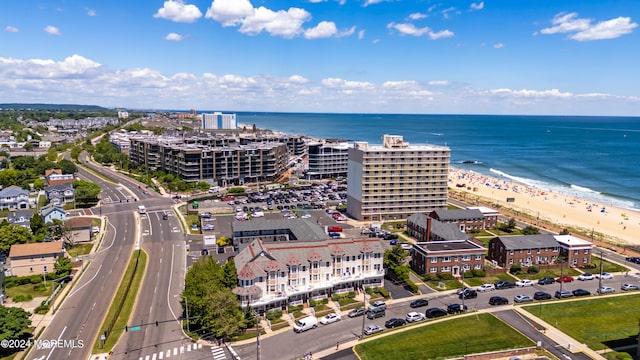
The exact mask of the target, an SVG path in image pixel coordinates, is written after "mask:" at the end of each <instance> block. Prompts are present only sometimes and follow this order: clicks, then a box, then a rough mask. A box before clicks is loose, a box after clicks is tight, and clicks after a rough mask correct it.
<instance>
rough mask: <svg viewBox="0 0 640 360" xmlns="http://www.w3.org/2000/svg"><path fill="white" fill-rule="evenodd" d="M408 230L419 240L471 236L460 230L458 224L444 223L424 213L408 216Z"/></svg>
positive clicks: (440, 239) (452, 238)
mask: <svg viewBox="0 0 640 360" xmlns="http://www.w3.org/2000/svg"><path fill="white" fill-rule="evenodd" d="M407 232H408V233H409V235H411V236H412V237H414V238H416V239H418V241H419V242H428V241H442V240H466V239H468V238H469V235H467V234H465V233H463V232H462V231H460V229H459V228H458V225H457V224H452V223H444V222H441V221H439V220H436V219H433V218H431V217H429V216H427V215H426V214H423V213H416V214H412V215H410V216H409V217H408V218H407Z"/></svg>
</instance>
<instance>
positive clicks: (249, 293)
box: [233, 239, 385, 310]
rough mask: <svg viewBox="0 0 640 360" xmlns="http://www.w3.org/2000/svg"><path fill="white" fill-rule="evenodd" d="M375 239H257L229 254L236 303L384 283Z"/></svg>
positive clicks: (257, 303)
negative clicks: (234, 271) (235, 272)
mask: <svg viewBox="0 0 640 360" xmlns="http://www.w3.org/2000/svg"><path fill="white" fill-rule="evenodd" d="M383 253H384V249H383V248H382V244H381V242H380V240H379V239H364V240H355V239H334V240H322V241H285V242H263V241H261V240H259V239H256V240H254V241H253V242H251V243H250V244H248V245H247V247H245V248H244V250H242V251H240V252H239V253H238V255H237V256H236V257H235V258H234V261H235V265H236V268H237V269H238V286H237V287H236V288H235V289H234V290H233V292H234V293H235V294H236V295H238V296H239V297H240V300H241V302H242V306H243V307H246V306H250V307H252V308H255V309H260V310H268V309H271V308H278V309H280V308H282V307H284V306H287V305H290V304H291V305H296V304H303V303H306V302H307V301H308V300H309V299H323V298H327V297H329V296H331V294H332V293H344V292H349V291H354V290H355V289H359V288H364V287H374V286H383V285H384V274H385V271H384V268H383V260H384V259H383V258H384V256H383Z"/></svg>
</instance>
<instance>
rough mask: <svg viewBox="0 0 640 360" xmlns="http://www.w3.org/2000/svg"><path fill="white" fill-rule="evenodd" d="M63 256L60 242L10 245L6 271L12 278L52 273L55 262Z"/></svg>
mask: <svg viewBox="0 0 640 360" xmlns="http://www.w3.org/2000/svg"><path fill="white" fill-rule="evenodd" d="M64 255H65V252H64V247H63V242H62V241H52V242H42V243H31V244H18V245H11V249H10V250H9V259H8V263H7V264H8V269H9V271H10V272H11V275H12V276H29V275H41V274H46V273H52V272H55V269H54V265H55V263H56V261H58V258H59V257H60V256H64Z"/></svg>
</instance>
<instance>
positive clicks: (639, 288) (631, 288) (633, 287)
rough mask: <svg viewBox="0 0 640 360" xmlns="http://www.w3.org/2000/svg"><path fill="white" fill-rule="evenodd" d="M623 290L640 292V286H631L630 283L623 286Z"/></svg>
mask: <svg viewBox="0 0 640 360" xmlns="http://www.w3.org/2000/svg"><path fill="white" fill-rule="evenodd" d="M621 289H622V290H623V291H633V290H640V286H638V285H636V284H629V283H626V284H623V285H622V287H621Z"/></svg>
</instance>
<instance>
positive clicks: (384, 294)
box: [376, 287, 389, 298]
mask: <svg viewBox="0 0 640 360" xmlns="http://www.w3.org/2000/svg"><path fill="white" fill-rule="evenodd" d="M376 292H377V293H378V294H380V296H382V297H384V298H388V297H389V292H388V291H387V290H386V289H385V288H381V287H377V288H376Z"/></svg>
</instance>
